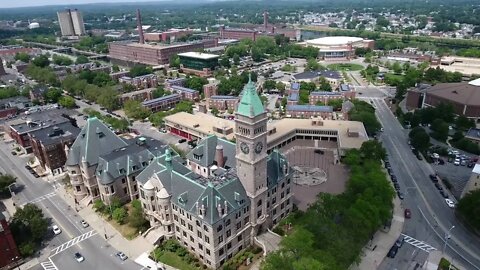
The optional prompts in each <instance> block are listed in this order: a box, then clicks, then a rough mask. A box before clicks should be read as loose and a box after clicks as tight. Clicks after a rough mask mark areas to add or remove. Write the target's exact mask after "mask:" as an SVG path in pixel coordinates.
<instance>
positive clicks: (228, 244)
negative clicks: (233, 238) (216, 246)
mask: <svg viewBox="0 0 480 270" xmlns="http://www.w3.org/2000/svg"><path fill="white" fill-rule="evenodd" d="M231 248H232V243H231V242H230V243H227V250H229V249H231Z"/></svg>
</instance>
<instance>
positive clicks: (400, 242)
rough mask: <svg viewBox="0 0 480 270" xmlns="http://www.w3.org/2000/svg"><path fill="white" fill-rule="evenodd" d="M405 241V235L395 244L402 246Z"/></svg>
mask: <svg viewBox="0 0 480 270" xmlns="http://www.w3.org/2000/svg"><path fill="white" fill-rule="evenodd" d="M403 242H405V238H403V236H400V237H399V238H398V239H397V241H396V242H395V246H397V247H398V248H401V247H402V246H403Z"/></svg>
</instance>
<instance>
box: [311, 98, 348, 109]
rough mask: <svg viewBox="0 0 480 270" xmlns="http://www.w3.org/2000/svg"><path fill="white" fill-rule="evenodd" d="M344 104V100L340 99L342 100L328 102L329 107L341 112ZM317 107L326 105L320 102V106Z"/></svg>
mask: <svg viewBox="0 0 480 270" xmlns="http://www.w3.org/2000/svg"><path fill="white" fill-rule="evenodd" d="M342 104H343V100H342V99H340V98H336V99H330V100H328V102H327V105H328V106H332V107H333V109H334V110H335V111H339V110H341V109H342ZM317 105H324V104H322V103H321V102H320V104H317Z"/></svg>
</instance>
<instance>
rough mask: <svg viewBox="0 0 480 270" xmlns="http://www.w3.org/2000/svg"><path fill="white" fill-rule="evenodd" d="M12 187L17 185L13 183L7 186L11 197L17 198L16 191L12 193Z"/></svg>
mask: <svg viewBox="0 0 480 270" xmlns="http://www.w3.org/2000/svg"><path fill="white" fill-rule="evenodd" d="M12 186H15V183H11V184H10V185H8V186H7V188H8V191H10V195H11V196H12V198H13V196H15V191H12Z"/></svg>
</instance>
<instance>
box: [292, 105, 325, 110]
mask: <svg viewBox="0 0 480 270" xmlns="http://www.w3.org/2000/svg"><path fill="white" fill-rule="evenodd" d="M287 111H299V112H333V107H332V106H316V105H287Z"/></svg>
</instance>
